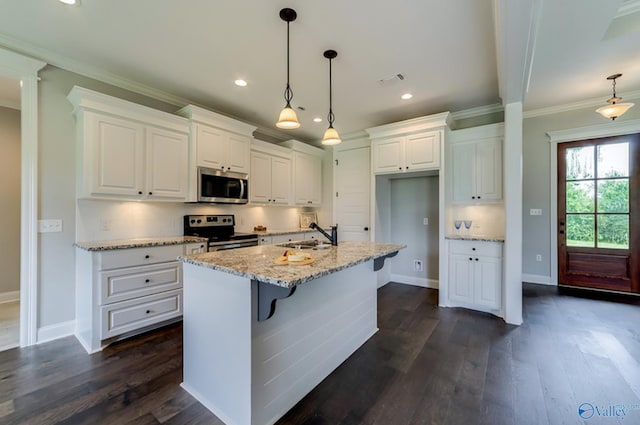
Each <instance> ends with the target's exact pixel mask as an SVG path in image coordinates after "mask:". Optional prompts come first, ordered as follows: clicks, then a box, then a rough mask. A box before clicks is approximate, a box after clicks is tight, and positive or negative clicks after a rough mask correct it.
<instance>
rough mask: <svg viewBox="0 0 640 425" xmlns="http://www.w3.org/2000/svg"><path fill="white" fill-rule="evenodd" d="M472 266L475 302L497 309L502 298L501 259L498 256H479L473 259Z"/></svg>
mask: <svg viewBox="0 0 640 425" xmlns="http://www.w3.org/2000/svg"><path fill="white" fill-rule="evenodd" d="M474 260H475V259H474ZM474 266H475V267H474V276H473V286H474V289H473V290H474V302H475V304H478V305H481V306H484V307H489V308H491V309H494V310H497V309H499V308H500V304H501V300H502V272H501V271H502V261H501V260H500V259H499V258H490V257H479V258H478V260H477V261H474Z"/></svg>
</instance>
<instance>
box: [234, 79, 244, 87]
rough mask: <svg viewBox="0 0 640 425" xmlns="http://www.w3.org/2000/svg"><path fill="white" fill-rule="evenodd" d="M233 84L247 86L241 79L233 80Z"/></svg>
mask: <svg viewBox="0 0 640 425" xmlns="http://www.w3.org/2000/svg"><path fill="white" fill-rule="evenodd" d="M233 84H235V85H236V86H238V87H247V82H246V81H245V80H242V79H238V80H235V81H234V82H233Z"/></svg>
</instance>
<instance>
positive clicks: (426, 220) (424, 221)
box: [422, 217, 429, 226]
mask: <svg viewBox="0 0 640 425" xmlns="http://www.w3.org/2000/svg"><path fill="white" fill-rule="evenodd" d="M422 224H424V225H425V226H428V225H429V217H425V218H423V219H422Z"/></svg>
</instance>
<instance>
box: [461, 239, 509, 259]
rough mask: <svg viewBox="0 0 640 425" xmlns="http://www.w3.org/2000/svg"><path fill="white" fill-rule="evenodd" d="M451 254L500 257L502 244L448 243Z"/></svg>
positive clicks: (476, 242)
mask: <svg viewBox="0 0 640 425" xmlns="http://www.w3.org/2000/svg"><path fill="white" fill-rule="evenodd" d="M449 252H450V253H451V254H463V255H481V256H484V257H498V258H501V257H502V244H501V243H498V242H479V241H457V240H452V241H449Z"/></svg>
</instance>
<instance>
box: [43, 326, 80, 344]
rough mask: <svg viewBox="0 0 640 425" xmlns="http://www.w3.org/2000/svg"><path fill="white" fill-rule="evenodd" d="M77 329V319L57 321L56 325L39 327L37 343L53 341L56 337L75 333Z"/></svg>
mask: <svg viewBox="0 0 640 425" xmlns="http://www.w3.org/2000/svg"><path fill="white" fill-rule="evenodd" d="M75 329H76V321H75V320H69V321H68V322H62V323H56V324H55V325H49V326H43V327H41V328H38V332H37V337H36V341H37V342H36V344H41V343H43V342H48V341H53V340H54V339H59V338H64V337H65V336H69V335H73V333H74V331H75Z"/></svg>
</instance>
